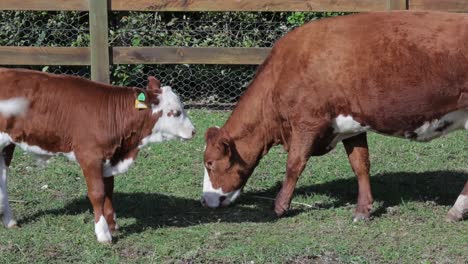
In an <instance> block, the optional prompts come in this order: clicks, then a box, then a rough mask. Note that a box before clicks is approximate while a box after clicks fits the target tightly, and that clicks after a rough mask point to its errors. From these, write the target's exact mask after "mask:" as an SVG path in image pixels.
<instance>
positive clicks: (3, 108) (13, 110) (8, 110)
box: [0, 97, 29, 118]
mask: <svg viewBox="0 0 468 264" xmlns="http://www.w3.org/2000/svg"><path fill="white" fill-rule="evenodd" d="M28 107H29V101H28V99H26V98H24V97H15V98H10V99H7V100H0V114H2V115H3V116H4V117H6V118H8V117H10V116H24V115H25V114H26V112H27V111H28Z"/></svg>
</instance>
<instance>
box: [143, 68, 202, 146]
mask: <svg viewBox="0 0 468 264" xmlns="http://www.w3.org/2000/svg"><path fill="white" fill-rule="evenodd" d="M147 93H148V97H149V101H150V104H151V108H152V111H153V114H154V115H160V116H159V118H158V120H157V122H156V124H155V126H154V127H153V131H152V135H151V137H149V138H148V139H147V141H148V142H161V141H166V140H171V139H176V138H179V139H184V140H187V139H191V138H192V137H193V136H194V135H195V127H194V126H193V124H192V122H191V121H190V119H189V118H188V116H187V113H186V112H185V110H184V105H183V104H182V103H181V102H180V100H179V97H178V96H177V95H176V94H175V93H174V92H173V91H172V89H171V87H169V86H163V87H161V86H160V82H159V81H158V80H157V79H156V78H155V77H152V76H150V77H148V88H147ZM143 143H145V142H143Z"/></svg>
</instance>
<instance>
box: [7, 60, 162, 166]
mask: <svg viewBox="0 0 468 264" xmlns="http://www.w3.org/2000/svg"><path fill="white" fill-rule="evenodd" d="M158 85H159V84H158ZM0 86H1V92H0V100H2V99H9V98H14V97H25V98H26V99H27V100H28V101H29V102H30V105H29V110H28V111H27V114H26V116H24V117H16V118H13V117H10V118H4V117H3V116H0V131H2V132H6V133H8V134H9V135H10V136H11V137H12V139H13V140H14V141H15V142H25V143H27V144H28V145H33V146H38V147H40V148H41V149H44V150H47V151H49V152H53V153H55V152H64V153H67V152H71V151H86V152H93V153H94V154H93V155H95V157H96V158H99V159H102V160H112V164H115V163H117V161H118V160H121V159H123V158H124V156H125V155H127V154H128V153H129V152H130V151H131V150H133V149H135V148H136V147H137V146H138V144H139V143H140V141H141V139H142V138H143V137H145V136H148V135H149V134H150V133H151V129H152V128H153V126H154V124H155V122H156V121H157V115H152V114H151V109H150V108H149V109H145V110H138V109H135V107H134V102H135V99H136V97H137V95H138V94H139V93H140V92H145V91H144V90H141V89H138V88H126V87H116V86H109V85H104V84H100V83H96V82H91V81H88V80H86V79H83V78H78V77H71V76H59V75H54V74H46V73H41V72H37V71H29V70H13V69H1V70H0ZM145 93H147V94H148V96H147V98H146V103H147V104H148V105H150V104H151V103H157V98H156V96H157V94H156V93H155V91H148V92H145ZM134 154H135V155H136V153H134ZM132 156H133V155H132ZM133 158H134V157H133Z"/></svg>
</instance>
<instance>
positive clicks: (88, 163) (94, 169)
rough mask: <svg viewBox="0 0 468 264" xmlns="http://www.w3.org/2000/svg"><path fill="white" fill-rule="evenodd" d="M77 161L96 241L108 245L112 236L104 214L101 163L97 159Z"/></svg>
mask: <svg viewBox="0 0 468 264" xmlns="http://www.w3.org/2000/svg"><path fill="white" fill-rule="evenodd" d="M78 160H79V163H80V166H81V169H82V170H83V174H84V177H85V179H86V185H87V187H88V197H89V200H90V201H91V204H92V206H93V211H94V232H95V233H96V237H97V240H98V241H99V242H102V243H110V242H112V236H111V233H110V230H109V225H108V223H107V220H106V217H105V214H104V202H105V188H104V178H103V176H102V161H101V160H99V159H94V160H87V159H84V160H83V159H81V160H80V159H78Z"/></svg>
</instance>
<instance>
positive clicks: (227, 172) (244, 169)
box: [201, 127, 252, 208]
mask: <svg viewBox="0 0 468 264" xmlns="http://www.w3.org/2000/svg"><path fill="white" fill-rule="evenodd" d="M205 140H206V148H205V155H204V161H205V175H204V178H203V197H202V201H201V202H202V204H203V205H204V206H208V207H211V208H214V207H219V206H227V205H229V204H230V203H232V202H234V201H235V200H236V199H237V197H239V195H240V193H241V190H242V188H243V187H244V185H245V183H246V182H247V179H248V177H249V176H250V174H251V172H252V171H251V166H249V165H247V164H246V163H245V162H244V161H243V160H242V159H241V157H240V156H239V153H238V152H237V148H236V146H235V144H234V141H233V140H232V139H231V138H230V136H229V134H228V133H227V132H226V131H224V130H222V129H219V128H215V127H212V128H209V129H208V130H207V131H206V134H205Z"/></svg>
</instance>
